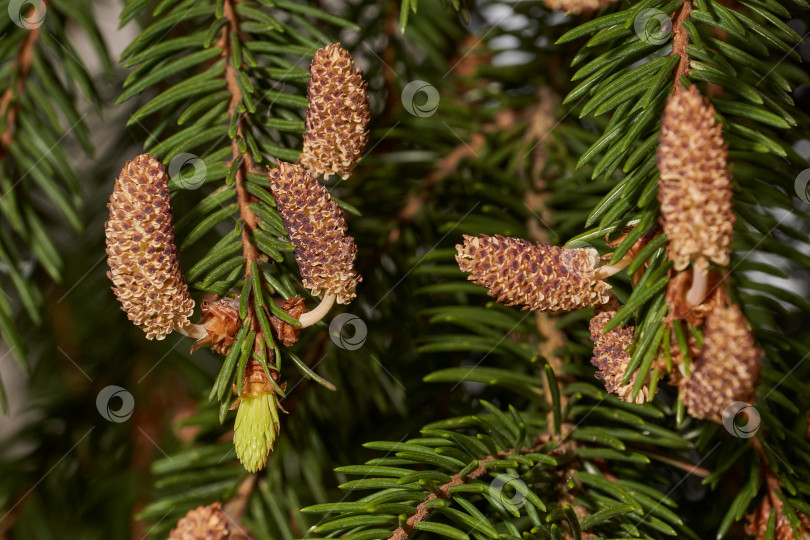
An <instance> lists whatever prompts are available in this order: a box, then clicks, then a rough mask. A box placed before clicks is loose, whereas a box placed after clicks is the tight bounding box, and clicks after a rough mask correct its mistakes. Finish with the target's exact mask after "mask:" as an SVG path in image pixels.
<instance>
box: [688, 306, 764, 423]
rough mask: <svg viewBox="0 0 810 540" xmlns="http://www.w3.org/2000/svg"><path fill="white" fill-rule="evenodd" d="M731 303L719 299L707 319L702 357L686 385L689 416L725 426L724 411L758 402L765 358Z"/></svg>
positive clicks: (736, 307) (746, 324)
mask: <svg viewBox="0 0 810 540" xmlns="http://www.w3.org/2000/svg"><path fill="white" fill-rule="evenodd" d="M727 300H728V297H727V296H726V295H725V294H718V295H716V300H715V303H714V306H713V308H712V310H711V311H709V313H708V314H707V315H706V322H705V324H704V330H703V348H702V349H701V351H700V356H699V357H698V359H697V362H696V363H695V364H696V365H695V366H694V368H693V371H692V374H691V375H690V376H689V377H688V378H687V379H685V380H684V382H683V383H682V384H683V401H684V404H685V405H686V410H687V411H688V412H689V414H690V415H691V416H694V417H695V418H706V419H709V420H713V421H715V422H722V420H723V411H725V410H726V408H727V407H728V406H729V405H731V404H732V403H733V402H735V401H744V402H748V403H750V402H751V401H753V400H754V394H755V392H756V387H757V383H758V382H759V374H760V371H761V366H760V360H761V359H762V355H763V352H762V349H760V348H759V347H758V346H757V344H756V342H755V341H754V335H753V334H752V333H751V330H750V329H749V327H748V321H747V320H746V318H745V315H743V313H742V311H741V310H740V308H739V306H738V305H737V304H733V303H732V304H730V305H726V301H727Z"/></svg>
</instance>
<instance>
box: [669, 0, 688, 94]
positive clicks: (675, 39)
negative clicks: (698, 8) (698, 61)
mask: <svg viewBox="0 0 810 540" xmlns="http://www.w3.org/2000/svg"><path fill="white" fill-rule="evenodd" d="M690 13H692V0H683V4H682V5H681V7H680V9H679V10H678V14H677V15H676V16H675V20H673V21H672V34H673V35H672V54H673V55H676V54H677V55H678V56H679V57H680V59H679V60H678V67H677V68H676V69H675V81H674V82H673V86H675V88H676V89H677V88H678V87H679V85H680V82H679V81H680V79H681V77H682V76H684V75H687V74H688V73H689V55H688V54H687V53H686V46H687V45H688V44H689V33H688V32H687V31H686V28H685V27H684V25H683V22H684V21H685V20H687V19H689V14H690Z"/></svg>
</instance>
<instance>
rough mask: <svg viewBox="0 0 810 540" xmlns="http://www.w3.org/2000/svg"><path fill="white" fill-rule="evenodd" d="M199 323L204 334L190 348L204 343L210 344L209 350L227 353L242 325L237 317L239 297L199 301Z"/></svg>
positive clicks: (196, 347)
mask: <svg viewBox="0 0 810 540" xmlns="http://www.w3.org/2000/svg"><path fill="white" fill-rule="evenodd" d="M200 323H201V324H202V325H203V327H204V328H205V332H206V334H207V335H206V336H205V337H204V338H202V339H200V340H198V341H197V342H196V343H194V346H193V347H192V348H191V352H194V351H195V350H197V349H198V348H200V347H202V346H204V345H211V350H212V351H215V352H218V353H219V354H223V355H224V354H228V351H230V350H231V345H233V343H234V341H236V334H237V333H238V332H239V329H240V328H241V327H242V320H241V319H240V318H239V297H236V298H220V297H219V296H216V297H214V298H213V300H203V301H202V302H201V303H200Z"/></svg>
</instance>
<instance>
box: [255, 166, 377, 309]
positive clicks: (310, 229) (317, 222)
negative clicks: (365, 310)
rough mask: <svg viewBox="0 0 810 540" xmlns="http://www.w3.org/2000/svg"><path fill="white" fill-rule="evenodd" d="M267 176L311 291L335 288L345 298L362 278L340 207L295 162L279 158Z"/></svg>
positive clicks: (341, 299)
mask: <svg viewBox="0 0 810 540" xmlns="http://www.w3.org/2000/svg"><path fill="white" fill-rule="evenodd" d="M267 177H268V179H269V180H270V190H271V191H272V193H273V197H274V198H275V201H276V206H277V207H278V213H279V216H281V221H282V222H283V223H284V229H285V230H286V231H287V233H288V234H289V235H290V241H291V242H292V244H293V247H294V253H295V260H296V262H297V263H298V268H299V270H300V271H301V278H302V280H303V283H304V287H306V288H307V289H309V291H310V292H311V293H312V295H313V296H318V295H320V294H321V293H324V294H333V295H335V296H336V297H337V302H338V303H339V304H348V303H349V302H351V301H352V299H353V298H354V297H355V296H356V294H355V288H356V287H357V284H358V283H359V282H360V281H361V279H362V278H361V277H360V276H358V275H357V272H355V269H354V260H355V259H356V258H357V246H355V244H354V239H353V238H352V237H351V236H347V235H346V220H345V219H344V218H343V210H341V209H340V207H339V206H338V205H337V203H336V202H335V201H334V200H333V199H332V197H330V196H329V192H328V191H327V190H326V188H325V187H323V186H322V185H321V184H319V183H318V181H317V180H316V179H315V178H314V177H313V176H312V175H311V174H309V172H307V170H306V169H304V167H303V166H301V165H299V164H297V163H296V164H290V163H284V162H279V163H278V166H277V167H276V168H275V169H270V170H269V171H268V173H267Z"/></svg>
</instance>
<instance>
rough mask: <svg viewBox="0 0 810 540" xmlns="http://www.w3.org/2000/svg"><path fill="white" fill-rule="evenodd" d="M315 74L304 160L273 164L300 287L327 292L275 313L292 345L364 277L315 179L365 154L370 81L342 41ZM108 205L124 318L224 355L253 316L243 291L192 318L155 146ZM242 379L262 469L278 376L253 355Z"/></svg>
mask: <svg viewBox="0 0 810 540" xmlns="http://www.w3.org/2000/svg"><path fill="white" fill-rule="evenodd" d="M310 73H311V80H310V83H309V85H308V88H307V97H308V103H309V107H308V110H307V118H306V132H305V135H304V148H303V152H302V154H301V157H300V159H299V161H298V162H297V163H283V162H278V163H277V166H276V167H274V168H272V169H268V179H269V183H270V186H271V188H270V191H271V193H272V195H273V196H274V197H275V200H276V203H277V209H278V213H279V215H280V217H281V220H282V222H283V224H284V227H285V230H286V231H287V233H288V235H289V238H290V241H291V242H292V244H293V247H294V256H295V259H296V262H297V263H298V267H299V270H300V272H301V277H302V282H303V285H304V287H305V288H306V289H308V290H309V292H310V293H311V294H312V295H313V296H321V297H322V298H321V304H320V305H319V306H318V307H317V308H315V309H314V310H312V311H309V312H307V310H306V308H305V306H304V304H303V300H302V299H301V298H300V297H295V298H291V299H289V300H287V301H286V302H284V303H283V305H280V306H279V307H281V309H282V310H284V311H286V312H287V314H289V315H290V316H292V317H294V318H296V319H298V321H299V324H298V326H297V327H294V326H292V325H291V324H289V323H288V322H285V321H282V320H281V319H279V318H278V317H275V316H273V315H272V314H271V315H270V316H268V319H269V321H270V323H271V326H272V329H273V330H274V331H275V332H276V333H277V334H278V337H279V340H280V342H281V343H282V344H284V345H285V346H290V345H292V344H293V343H295V341H296V340H297V339H298V331H299V329H300V328H301V327H305V326H309V325H311V324H314V323H315V322H317V321H318V320H319V319H320V318H322V317H323V316H324V315H326V313H328V311H329V309H330V307H331V306H332V304H333V302H335V301H336V302H337V303H341V304H347V303H349V302H351V300H352V299H354V298H355V296H356V293H355V289H356V287H357V284H358V283H359V282H360V280H361V278H360V276H359V275H358V274H357V272H356V271H355V269H354V262H355V258H356V257H357V248H356V246H355V244H354V239H353V238H352V237H351V236H348V235H347V227H346V221H345V219H344V215H343V211H342V210H341V209H340V207H339V206H338V205H337V203H336V202H335V201H334V200H333V199H332V197H331V196H330V195H329V192H328V191H327V189H326V188H325V187H324V186H323V185H321V184H320V183H319V181H318V180H319V178H321V177H325V176H330V175H333V174H335V175H338V176H340V177H341V178H343V179H346V178H347V177H348V176H349V175H350V173H351V172H352V170H353V169H354V167H355V166H356V165H357V163H358V161H359V160H360V158H361V157H362V153H363V150H364V148H365V145H366V142H367V141H368V136H369V133H368V130H367V125H368V121H369V115H370V113H369V102H368V98H367V96H366V82H365V81H364V80H363V74H362V73H361V72H360V71H359V70H358V69H357V68H356V67H355V64H354V61H353V60H352V57H351V55H350V54H349V53H348V52H347V51H345V50H344V49H342V48H341V47H340V44H339V43H334V44H332V45H329V46H328V47H325V48H323V49H321V50H319V51H317V52H316V53H315V56H314V58H313V61H312V63H311V65H310ZM108 209H109V216H110V217H109V220H108V221H107V223H106V231H105V232H106V239H107V262H108V265H109V268H110V269H109V272H108V276H109V278H110V280H111V281H112V284H113V287H112V289H113V291H114V293H115V296H116V297H117V298H118V300H119V301H120V303H121V309H122V310H123V311H125V312H126V314H127V317H128V318H129V319H130V320H131V321H132V322H133V323H135V325H137V326H138V327H139V328H141V329H142V330H143V331H144V333H145V334H146V337H147V339H158V340H160V339H163V338H165V337H166V336H167V335H168V334H169V333H171V332H173V331H178V332H180V333H182V334H184V335H187V336H189V337H193V338H196V339H197V342H196V343H195V345H194V347H193V348H192V351H193V350H195V349H197V348H199V347H202V346H209V347H210V348H211V349H212V350H213V351H215V352H217V353H220V354H223V355H227V354H228V353H229V352H230V351H231V348H232V347H233V345H234V343H235V342H236V338H237V334H238V333H239V331H240V328H241V327H242V324H243V323H244V322H245V321H247V320H248V319H244V320H243V317H244V314H243V316H242V317H240V309H239V306H240V298H239V296H238V295H229V296H227V297H224V298H220V297H214V298H206V299H204V300H203V302H202V304H201V306H200V323H199V324H193V323H192V322H191V321H190V318H191V317H192V315H193V312H194V307H195V303H194V300H193V299H192V297H191V295H190V293H189V290H188V285H187V284H186V281H185V278H184V277H183V272H182V270H181V268H180V264H179V262H178V259H177V248H176V246H175V242H174V229H173V224H172V207H171V198H170V193H169V178H168V174H167V173H166V170H165V168H164V166H163V164H161V163H160V161H158V159H157V158H156V157H154V156H150V155H148V154H142V155H139V156H137V157H135V158H134V159H132V160H131V161H128V162H127V164H126V165H125V166H124V168H123V169H122V171H121V174H120V175H119V176H118V178H117V180H116V182H115V187H114V190H113V194H112V196H111V197H110V202H109V204H108ZM234 296H235V297H234ZM262 309H263V308H262ZM248 318H250V316H249V317H248ZM251 324H252V322H251ZM253 326H255V325H253ZM253 346H254V344H253V343H251V344H244V345H242V347H243V348H245V347H253ZM259 354H267V351H266V350H262V351H261V352H259ZM257 366H259V367H258V368H257ZM243 380H244V387H243V388H242V389H235V391H236V392H237V393H239V394H240V398H239V399H238V400H237V404H238V406H239V412H238V414H237V419H236V426H235V437H234V442H235V446H236V449H237V455H238V457H239V458H240V460H241V461H242V463H243V464H244V465H245V467H246V468H247V469H248V470H250V471H256V470H258V469H260V468H262V467H263V466H264V465H265V463H266V462H267V457H268V455H269V453H270V451H271V450H272V447H273V442H274V440H275V437H276V435H277V434H278V428H279V422H278V413H277V401H276V396H275V393H274V391H273V388H274V385H275V381H273V384H271V381H270V380H269V378H268V373H267V372H266V370H265V369H263V368H262V367H261V366H260V364H259V363H258V362H256V360H255V359H252V358H251V359H250V360H249V361H248V362H247V363H246V365H245V376H244V378H243ZM212 515H213V516H214V517H215V516H216V513H214V514H212ZM212 519H213V518H212Z"/></svg>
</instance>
